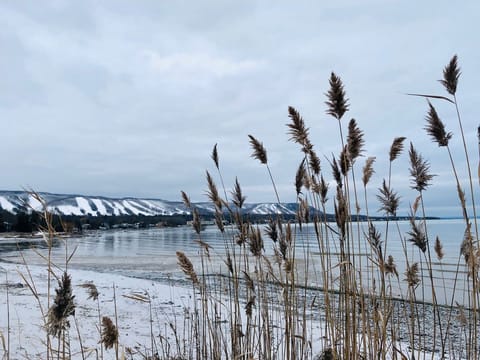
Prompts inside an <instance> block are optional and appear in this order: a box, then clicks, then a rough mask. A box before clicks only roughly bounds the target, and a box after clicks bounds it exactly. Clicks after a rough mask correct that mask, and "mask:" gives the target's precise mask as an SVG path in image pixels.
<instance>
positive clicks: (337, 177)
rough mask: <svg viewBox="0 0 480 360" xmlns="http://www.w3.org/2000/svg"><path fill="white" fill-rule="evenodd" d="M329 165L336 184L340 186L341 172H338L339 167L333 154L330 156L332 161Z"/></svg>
mask: <svg viewBox="0 0 480 360" xmlns="http://www.w3.org/2000/svg"><path fill="white" fill-rule="evenodd" d="M330 166H331V167H332V175H333V178H334V179H335V181H336V183H337V186H339V187H342V185H343V184H342V174H341V173H340V169H339V167H338V163H337V159H335V156H333V157H332V162H331V163H330Z"/></svg>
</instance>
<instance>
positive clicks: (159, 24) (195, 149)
mask: <svg viewBox="0 0 480 360" xmlns="http://www.w3.org/2000/svg"><path fill="white" fill-rule="evenodd" d="M478 14H480V3H479V2H478V1H462V2H452V1H444V0H440V1H435V2H427V1H422V2H414V1H393V0H378V1H376V0H366V1H357V0H352V1H335V2H321V1H298V2H287V1H275V2H273V1H261V2H260V1H160V0H158V1H153V0H151V1H146V0H137V1H122V0H105V1H93V0H82V1H63V0H44V1H42V2H38V1H33V0H32V1H16V0H14V1H13V0H12V1H8V0H3V1H1V2H0V26H1V28H2V31H1V32H0V46H1V52H0V119H1V128H0V129H1V130H0V154H1V155H2V156H1V164H2V166H1V177H0V189H3V190H20V189H33V190H36V191H46V192H52V193H67V194H82V195H100V196H109V197H129V196H131V197H148V198H160V199H165V200H180V191H182V190H183V191H185V192H186V193H188V194H189V196H190V197H191V199H192V200H193V201H204V200H206V196H205V193H206V188H207V185H206V181H205V171H206V170H209V171H210V172H211V173H212V175H213V176H214V178H215V179H216V181H217V182H218V184H219V186H220V187H221V185H220V183H221V182H220V177H219V175H218V173H217V172H216V169H215V167H214V164H213V162H212V160H211V158H210V155H211V152H212V148H213V146H214V145H215V144H218V145H217V146H218V153H219V158H220V169H221V174H222V178H223V181H224V183H225V187H226V190H227V192H228V191H230V189H231V187H232V185H233V183H234V181H235V178H236V177H238V180H239V182H240V184H241V186H242V189H243V191H244V193H245V195H246V196H247V201H249V202H270V201H271V202H274V201H275V195H274V192H273V189H272V185H271V182H270V178H269V176H268V172H267V171H266V169H265V166H262V164H260V163H259V162H258V161H256V160H255V159H253V158H252V157H251V153H252V151H251V148H250V145H249V142H248V135H249V134H251V135H253V136H255V137H256V138H257V139H259V140H260V141H262V142H263V144H264V146H265V148H266V149H267V153H268V158H269V167H270V170H271V172H272V175H273V177H274V179H275V183H276V185H277V187H278V190H279V195H280V200H281V201H295V188H294V185H293V183H294V178H295V172H296V169H297V167H298V165H299V163H300V161H301V159H302V153H301V152H300V151H299V148H298V146H297V145H296V144H294V143H292V142H291V141H289V135H288V134H287V127H286V124H287V123H289V121H290V120H289V118H288V111H287V109H288V106H293V107H295V108H296V109H297V110H298V111H299V112H300V114H301V115H302V117H303V118H304V120H305V122H306V124H307V126H308V127H309V129H310V134H311V140H312V142H313V143H314V146H315V150H316V151H317V153H318V154H319V156H320V158H321V161H322V163H321V165H322V172H323V174H324V176H325V178H326V179H328V180H331V179H332V176H331V170H330V166H329V164H328V160H327V158H331V156H332V154H338V153H339V152H340V150H341V145H340V144H341V141H340V135H339V124H338V121H337V120H336V119H334V118H332V117H331V116H329V115H327V114H326V105H325V101H326V97H325V93H326V92H327V91H328V87H329V85H328V79H329V77H330V74H331V72H335V73H336V74H337V75H338V76H340V78H341V79H342V81H343V83H344V85H345V91H346V93H347V97H348V98H349V103H350V111H349V112H348V113H347V114H346V115H345V117H344V118H343V119H342V124H341V125H342V126H343V128H344V129H346V128H347V124H348V121H349V120H350V119H351V118H355V119H356V120H357V122H358V125H359V127H360V128H361V129H362V130H363V131H364V133H365V142H366V144H365V151H364V153H363V155H364V157H363V158H361V159H359V160H357V164H356V173H357V174H361V169H362V166H363V164H364V161H365V159H366V157H368V156H375V157H376V159H377V160H376V163H375V175H374V177H373V178H372V181H371V183H370V185H369V198H370V200H369V202H370V201H371V203H370V206H371V207H372V209H373V210H376V209H378V207H379V205H378V203H375V202H376V199H375V195H376V194H377V193H378V191H377V189H378V187H379V186H380V184H381V182H382V180H383V179H384V178H386V177H387V176H388V151H389V148H390V144H391V142H392V140H393V138H394V137H397V136H406V137H407V139H408V140H407V142H406V145H407V147H408V144H409V142H410V141H411V142H412V143H413V144H414V146H415V147H416V148H417V150H418V151H419V152H420V153H421V154H422V155H423V156H424V157H425V158H426V159H427V160H428V161H429V162H430V164H431V171H432V173H434V174H436V175H437V176H436V177H435V178H434V181H433V185H432V186H431V187H430V188H429V189H428V190H427V191H426V192H425V205H426V207H427V212H428V214H429V215H444V216H447V215H448V216H455V215H457V216H460V215H461V213H460V212H459V210H458V200H457V196H456V188H455V183H454V179H453V176H452V170H451V167H450V163H449V160H448V154H447V153H446V150H445V149H444V148H438V147H437V145H436V144H434V143H432V141H431V140H430V139H429V137H428V136H427V134H426V133H425V131H424V129H423V128H424V126H425V115H426V112H427V103H426V100H425V99H422V98H416V97H411V96H407V95H406V94H407V93H412V92H413V93H428V94H439V95H448V94H447V93H446V92H445V90H444V89H443V87H442V86H441V84H440V83H439V82H438V81H437V80H439V79H440V78H441V77H442V70H443V68H444V66H445V65H446V64H447V63H448V62H449V60H450V59H451V57H452V56H453V55H454V54H458V57H459V64H460V67H461V70H462V75H461V78H460V82H459V86H458V92H457V99H458V103H459V106H460V113H461V116H462V121H463V126H464V130H465V134H466V141H467V146H468V148H469V152H470V155H471V161H472V169H473V170H472V171H473V173H474V175H475V178H474V186H475V191H477V189H478V178H477V176H476V173H477V171H476V167H477V164H478V148H477V126H478V122H479V121H478V113H479V111H478V109H477V108H476V102H478V99H479V98H480V90H479V86H478V84H479V82H480V81H479V80H480V72H479V70H478V69H479V68H478V64H479V63H480V47H479V46H478V34H479V33H480V24H479V21H478ZM433 104H434V105H435V107H436V108H437V111H438V112H439V115H440V117H441V118H442V120H443V121H444V122H445V124H446V126H447V130H449V131H451V132H452V133H453V134H454V136H453V139H452V141H451V150H452V153H453V155H454V159H455V163H456V165H457V167H458V171H459V176H460V178H461V181H462V184H464V186H465V189H466V190H467V189H468V188H467V185H468V181H467V179H468V173H467V170H466V165H465V160H464V156H463V145H462V142H461V138H460V131H459V128H458V120H457V118H456V113H455V108H454V107H453V106H452V105H451V104H448V103H446V102H442V101H434V103H433ZM408 168H409V164H408V159H407V153H403V155H402V156H401V157H400V158H399V159H398V160H396V161H395V162H394V163H393V170H392V187H393V188H394V189H395V190H396V191H398V193H399V194H400V196H401V205H400V209H401V211H400V213H404V214H405V213H406V212H407V211H408V207H409V205H410V204H411V203H412V202H413V201H414V199H415V197H416V193H415V191H413V190H411V189H410V179H409V171H408ZM357 178H360V175H357ZM332 188H333V183H332ZM330 198H331V199H333V194H331V195H330ZM330 203H332V202H330Z"/></svg>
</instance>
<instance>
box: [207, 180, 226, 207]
mask: <svg viewBox="0 0 480 360" xmlns="http://www.w3.org/2000/svg"><path fill="white" fill-rule="evenodd" d="M206 173H207V184H208V190H207V196H208V198H209V199H210V201H211V202H213V203H214V204H215V207H216V208H217V209H219V210H221V209H222V205H223V204H222V199H221V198H220V195H219V194H218V189H217V185H215V182H214V181H213V178H212V176H211V175H210V173H209V172H208V171H207V172H206Z"/></svg>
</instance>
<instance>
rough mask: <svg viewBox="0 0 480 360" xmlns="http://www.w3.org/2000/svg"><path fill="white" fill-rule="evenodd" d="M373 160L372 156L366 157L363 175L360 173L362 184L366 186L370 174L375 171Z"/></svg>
mask: <svg viewBox="0 0 480 360" xmlns="http://www.w3.org/2000/svg"><path fill="white" fill-rule="evenodd" d="M374 162H375V157H374V156H370V157H368V158H367V160H365V165H364V167H363V175H362V182H363V186H367V184H368V182H369V181H370V179H371V177H372V175H373V174H374V173H375V170H374V169H373V163H374Z"/></svg>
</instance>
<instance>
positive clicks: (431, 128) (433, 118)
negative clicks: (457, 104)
mask: <svg viewBox="0 0 480 360" xmlns="http://www.w3.org/2000/svg"><path fill="white" fill-rule="evenodd" d="M428 106H429V110H428V114H427V116H426V120H427V125H426V126H425V130H426V131H427V134H428V135H430V137H431V138H432V139H433V141H435V142H436V143H438V146H448V142H449V140H450V139H451V138H452V133H451V132H448V133H447V132H446V131H445V125H444V124H443V122H442V120H440V118H439V117H438V114H437V110H435V108H434V107H433V105H432V104H431V103H430V101H429V102H428Z"/></svg>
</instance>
